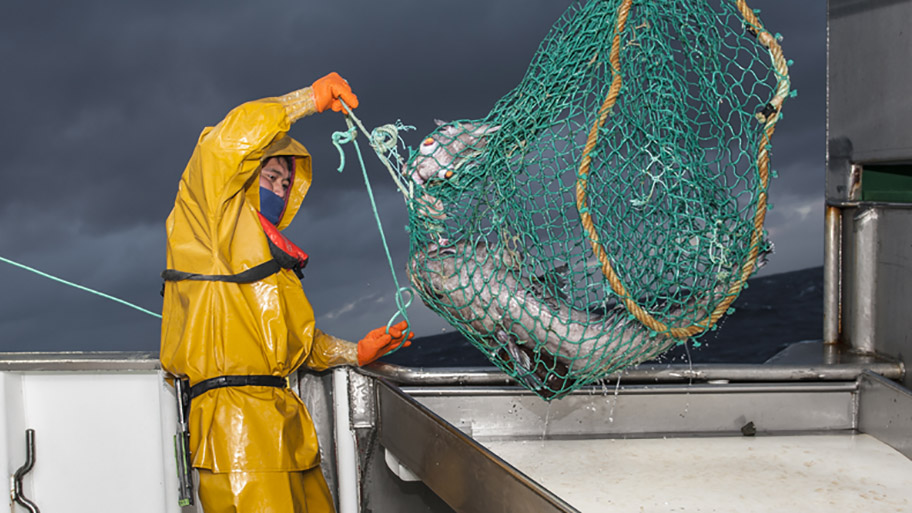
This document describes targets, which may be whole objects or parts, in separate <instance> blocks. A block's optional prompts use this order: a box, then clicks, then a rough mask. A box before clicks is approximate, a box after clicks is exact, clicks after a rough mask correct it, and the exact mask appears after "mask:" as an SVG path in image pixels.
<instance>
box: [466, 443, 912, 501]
mask: <svg viewBox="0 0 912 513" xmlns="http://www.w3.org/2000/svg"><path fill="white" fill-rule="evenodd" d="M484 445H485V446H486V447H488V448H489V449H490V450H491V451H492V452H494V453H495V454H497V455H499V456H500V457H501V458H503V459H504V460H505V461H507V462H508V463H510V464H511V465H513V466H514V467H516V468H517V469H518V470H520V471H521V472H523V473H524V474H526V475H527V476H529V477H531V478H532V479H534V480H535V481H537V482H539V483H540V484H542V485H543V486H544V487H546V488H548V489H549V490H551V491H552V492H554V493H555V494H557V495H558V496H560V497H561V498H563V499H564V500H565V501H567V502H568V503H569V504H571V505H573V506H574V507H575V508H577V509H579V510H580V511H582V512H585V513H589V512H592V513H596V512H598V513H602V512H613V511H618V512H662V513H664V512H730V511H738V512H769V511H804V512H811V513H813V512H818V511H819V512H824V511H825V512H827V513H831V512H833V511H840V512H859V513H861V512H864V513H879V512H900V511H903V512H905V511H912V460H910V459H908V458H906V457H905V456H903V455H902V454H900V453H899V452H897V451H896V450H894V449H893V448H891V447H890V446H888V445H886V444H884V443H882V442H880V441H879V440H877V439H876V438H873V437H871V436H868V435H858V434H844V435H802V436H757V437H724V438H722V437H720V438H668V439H633V440H619V439H608V440H547V441H544V442H543V441H496V442H495V441H492V442H486V443H484Z"/></svg>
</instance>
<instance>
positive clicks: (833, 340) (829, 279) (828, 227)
mask: <svg viewBox="0 0 912 513" xmlns="http://www.w3.org/2000/svg"><path fill="white" fill-rule="evenodd" d="M841 233H842V211H841V209H839V207H833V206H830V205H827V207H826V220H825V225H824V239H823V242H824V253H823V342H824V344H837V343H838V342H839V338H840V333H841V332H842V311H841V307H842V280H841V277H842V240H841V236H840V235H841Z"/></svg>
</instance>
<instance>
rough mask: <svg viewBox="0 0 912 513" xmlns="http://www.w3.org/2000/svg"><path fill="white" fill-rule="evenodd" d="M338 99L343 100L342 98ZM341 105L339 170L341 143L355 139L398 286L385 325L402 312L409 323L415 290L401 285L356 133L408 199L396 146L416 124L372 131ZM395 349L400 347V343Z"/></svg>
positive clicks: (342, 160)
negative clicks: (342, 127)
mask: <svg viewBox="0 0 912 513" xmlns="http://www.w3.org/2000/svg"><path fill="white" fill-rule="evenodd" d="M339 101H342V100H341V99H340V100H339ZM342 105H343V106H344V107H345V113H346V114H345V123H346V124H347V125H348V130H345V131H339V132H334V133H333V135H332V142H333V145H334V146H335V147H336V149H337V150H338V151H339V156H340V165H339V168H338V171H339V172H340V173H341V172H342V171H343V169H344V168H345V152H344V151H343V150H342V145H343V144H347V143H352V145H353V146H354V147H355V153H356V154H357V155H358V163H359V164H360V165H361V174H362V176H363V177H364V186H365V188H366V189H367V195H368V197H369V198H370V203H371V209H372V210H373V212H374V220H375V221H376V223H377V231H378V232H379V233H380V240H381V242H382V243H383V251H384V252H385V254H386V261H387V263H388V264H389V267H390V273H391V274H392V276H393V283H394V285H395V287H396V295H395V298H396V308H397V312H396V313H394V314H393V315H392V317H390V320H389V322H387V325H386V326H387V329H389V327H390V326H392V325H393V324H394V322H393V321H395V319H396V318H397V317H400V316H401V317H402V319H403V320H405V322H406V323H407V324H409V325H410V324H411V323H410V322H409V319H408V312H407V309H408V307H409V306H410V305H411V303H412V299H413V298H414V292H413V291H412V289H411V288H410V287H401V286H400V285H399V279H398V278H397V277H396V267H395V265H394V264H393V257H392V255H391V254H390V249H389V244H388V243H387V240H386V234H385V232H384V230H383V223H382V222H381V221H380V213H379V210H378V209H377V201H376V199H375V198H374V192H373V189H372V188H371V184H370V179H369V178H368V176H367V166H366V165H365V164H364V157H363V156H362V155H361V148H360V147H359V146H358V144H357V143H356V142H355V136H356V135H357V133H358V129H359V128H360V130H361V131H362V132H364V135H366V136H367V138H368V141H369V142H370V145H371V147H372V148H373V149H374V152H375V153H376V154H377V157H378V158H379V159H380V161H381V162H382V163H383V165H384V166H385V167H386V168H387V170H388V171H389V173H390V175H391V176H392V178H393V181H394V182H396V185H397V186H398V188H399V191H400V192H401V193H402V194H403V195H404V196H405V197H406V199H408V198H409V197H410V194H411V190H410V189H407V188H406V187H405V186H404V185H403V183H402V182H401V180H400V179H399V176H400V173H399V171H398V169H399V168H400V167H401V166H402V163H403V161H402V159H401V158H400V157H399V155H398V153H397V152H396V146H397V141H401V139H400V138H399V135H398V134H399V131H400V130H414V127H411V126H408V125H403V124H402V123H401V122H396V123H395V124H388V125H383V126H382V127H378V128H375V129H374V130H373V131H371V132H370V133H368V132H367V129H365V128H364V125H363V124H362V123H361V120H359V119H358V118H357V117H356V116H355V115H354V114H353V113H352V111H351V109H350V108H349V107H348V105H346V104H345V102H344V101H342ZM356 125H357V126H356ZM388 155H389V156H388ZM404 332H405V333H407V332H408V327H406V329H405V330H404ZM400 347H401V346H400ZM396 349H398V347H397V348H396ZM394 351H395V349H394Z"/></svg>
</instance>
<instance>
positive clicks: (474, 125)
mask: <svg viewBox="0 0 912 513" xmlns="http://www.w3.org/2000/svg"><path fill="white" fill-rule="evenodd" d="M434 122H435V123H436V124H437V126H438V127H439V128H438V129H437V130H436V131H435V132H433V133H432V134H431V135H429V136H428V137H426V138H425V139H424V140H423V141H422V142H421V145H420V146H419V147H418V151H417V152H416V153H415V154H414V155H413V156H412V158H410V159H409V162H408V164H407V165H406V167H405V170H404V174H406V175H407V176H408V177H409V178H410V179H411V180H412V181H413V182H415V183H417V184H419V185H426V184H429V183H433V182H435V181H445V180H450V179H452V178H454V177H456V176H458V174H459V171H460V170H461V168H462V167H463V166H464V165H465V164H466V163H467V162H469V161H470V160H472V159H474V158H476V157H478V156H479V155H481V154H482V153H483V151H484V149H485V148H486V147H487V144H488V137H489V136H490V135H491V134H493V133H495V132H497V131H498V130H499V129H500V126H492V125H490V124H487V123H482V122H459V121H456V122H452V123H447V122H444V121H440V120H439V119H437V120H434Z"/></svg>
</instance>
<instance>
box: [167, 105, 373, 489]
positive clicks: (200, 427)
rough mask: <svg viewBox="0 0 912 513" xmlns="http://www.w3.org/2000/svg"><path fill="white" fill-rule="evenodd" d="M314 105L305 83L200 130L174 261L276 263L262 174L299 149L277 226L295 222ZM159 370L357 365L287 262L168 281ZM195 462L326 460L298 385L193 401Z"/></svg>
mask: <svg viewBox="0 0 912 513" xmlns="http://www.w3.org/2000/svg"><path fill="white" fill-rule="evenodd" d="M313 112H315V109H314V108H313V101H312V95H311V92H310V89H309V88H305V89H302V90H299V91H296V92H295V93H291V94H289V95H286V96H283V97H277V98H266V99H262V100H257V101H253V102H248V103H245V104H243V105H241V106H239V107H236V108H235V109H233V110H232V111H231V112H230V113H229V114H228V115H227V116H226V117H225V119H224V120H222V121H221V122H220V123H219V124H218V125H216V126H215V127H210V128H206V129H205V130H203V132H202V134H201V135H200V138H199V141H198V143H197V145H196V148H195V149H194V151H193V155H192V156H191V158H190V162H189V163H188V164H187V167H186V169H185V170H184V173H183V175H182V177H181V181H180V186H179V189H178V193H177V199H176V200H175V203H174V208H173V210H172V211H171V214H170V215H169V216H168V220H167V224H166V228H167V237H168V248H167V267H168V268H169V269H176V270H180V271H185V272H190V273H199V274H209V275H231V274H238V273H241V272H243V271H245V270H247V269H250V268H253V267H255V266H257V265H259V264H261V263H263V262H266V261H268V260H270V259H271V258H272V255H271V254H270V250H269V243H268V241H267V237H266V235H265V233H264V231H263V227H262V225H261V224H260V220H259V218H258V215H257V212H258V211H259V170H260V166H261V162H262V161H263V160H264V159H265V158H268V157H270V156H278V155H292V156H294V157H295V158H294V163H295V165H294V168H295V169H294V172H293V176H292V183H291V185H290V187H289V189H288V193H287V195H286V206H285V210H284V212H283V214H282V217H281V219H280V221H279V224H278V228H279V229H280V230H281V229H283V228H285V227H287V226H288V224H289V223H290V222H291V220H292V219H293V218H294V216H295V214H296V213H297V211H298V209H299V208H300V206H301V200H302V199H303V198H304V195H305V194H306V193H307V190H308V188H309V187H310V183H311V159H310V155H309V154H308V152H307V150H306V149H305V148H304V146H302V145H301V144H300V143H298V142H297V141H295V140H293V139H291V138H290V137H288V136H287V135H286V132H287V131H288V129H289V128H290V126H291V124H292V123H293V122H294V121H296V120H297V119H299V118H301V117H303V116H306V115H309V114H311V113H313ZM161 336H162V339H161V356H160V357H161V363H162V367H163V368H164V369H165V370H166V371H168V372H170V373H172V374H174V375H175V376H179V377H186V378H189V379H190V384H191V385H193V384H196V383H198V382H200V381H202V380H205V379H209V378H213V377H216V376H227V375H273V376H282V377H284V376H287V375H289V374H291V373H292V372H294V371H295V369H297V368H298V367H299V366H300V365H302V364H303V365H306V366H307V367H310V368H311V369H315V370H323V369H326V368H328V367H331V366H334V365H340V364H352V365H356V364H357V352H356V351H357V350H356V347H357V346H356V345H355V344H351V343H348V342H345V341H342V340H340V339H336V338H334V337H331V336H328V335H326V334H324V333H322V332H320V331H319V330H317V329H316V328H315V327H314V314H313V310H312V309H311V306H310V303H309V302H308V301H307V297H306V296H305V295H304V291H303V290H302V288H301V283H300V281H299V280H298V278H297V277H296V276H295V274H294V272H292V271H291V270H287V269H283V270H281V271H279V272H278V273H276V274H273V275H270V276H267V277H265V278H263V279H262V280H260V281H257V282H254V283H241V284H239V283H230V282H225V281H193V280H184V281H169V282H166V284H165V293H164V306H163V315H162V334H161ZM189 422H190V450H191V454H192V456H193V466H195V467H199V468H206V469H210V470H212V471H215V472H228V471H240V470H243V471H291V470H304V469H308V468H313V467H314V466H316V465H317V464H319V451H318V447H317V438H316V434H315V432H314V427H313V422H312V421H311V419H310V415H309V414H308V413H307V410H306V409H305V408H304V405H303V403H301V401H300V399H299V398H298V397H297V395H296V394H295V393H294V392H292V391H291V390H289V389H287V388H285V389H282V388H272V387H257V386H246V387H225V388H217V389H214V390H210V391H207V392H205V393H203V394H202V395H200V396H199V397H197V398H195V399H193V401H192V403H191V410H190V415H189Z"/></svg>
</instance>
